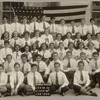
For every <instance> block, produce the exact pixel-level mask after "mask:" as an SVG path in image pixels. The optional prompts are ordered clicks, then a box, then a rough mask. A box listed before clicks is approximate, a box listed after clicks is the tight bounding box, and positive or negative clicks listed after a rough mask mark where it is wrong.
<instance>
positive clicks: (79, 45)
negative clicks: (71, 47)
mask: <svg viewBox="0 0 100 100" xmlns="http://www.w3.org/2000/svg"><path fill="white" fill-rule="evenodd" d="M80 44H82V45H83V48H84V47H85V45H84V43H83V42H79V43H78V45H77V47H78V49H79V46H80Z"/></svg>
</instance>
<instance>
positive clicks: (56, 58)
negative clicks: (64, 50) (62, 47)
mask: <svg viewBox="0 0 100 100" xmlns="http://www.w3.org/2000/svg"><path fill="white" fill-rule="evenodd" d="M51 57H52V59H53V60H52V61H51V62H50V63H49V65H48V69H49V72H53V71H54V63H55V62H59V63H60V66H61V67H60V69H61V70H63V63H62V61H60V60H59V58H58V53H57V52H54V53H53V54H52V56H51Z"/></svg>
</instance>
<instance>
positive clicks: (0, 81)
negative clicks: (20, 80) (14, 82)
mask: <svg viewBox="0 0 100 100" xmlns="http://www.w3.org/2000/svg"><path fill="white" fill-rule="evenodd" d="M7 79H8V77H7V74H6V73H5V72H4V67H3V65H1V64H0V97H1V96H3V95H4V94H5V93H6V91H7V88H6V85H7Z"/></svg>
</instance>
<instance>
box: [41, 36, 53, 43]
mask: <svg viewBox="0 0 100 100" xmlns="http://www.w3.org/2000/svg"><path fill="white" fill-rule="evenodd" d="M41 39H43V40H44V42H45V43H46V44H48V45H49V44H50V43H51V42H53V37H52V35H50V34H49V35H48V36H47V35H45V34H43V35H42V36H41Z"/></svg>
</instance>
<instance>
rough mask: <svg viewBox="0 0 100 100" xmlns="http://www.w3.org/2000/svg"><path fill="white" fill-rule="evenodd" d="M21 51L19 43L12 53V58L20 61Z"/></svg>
mask: <svg viewBox="0 0 100 100" xmlns="http://www.w3.org/2000/svg"><path fill="white" fill-rule="evenodd" d="M21 55H22V53H21V51H20V46H19V45H15V50H14V52H13V53H12V58H13V60H14V61H15V62H19V61H20V60H21Z"/></svg>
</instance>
